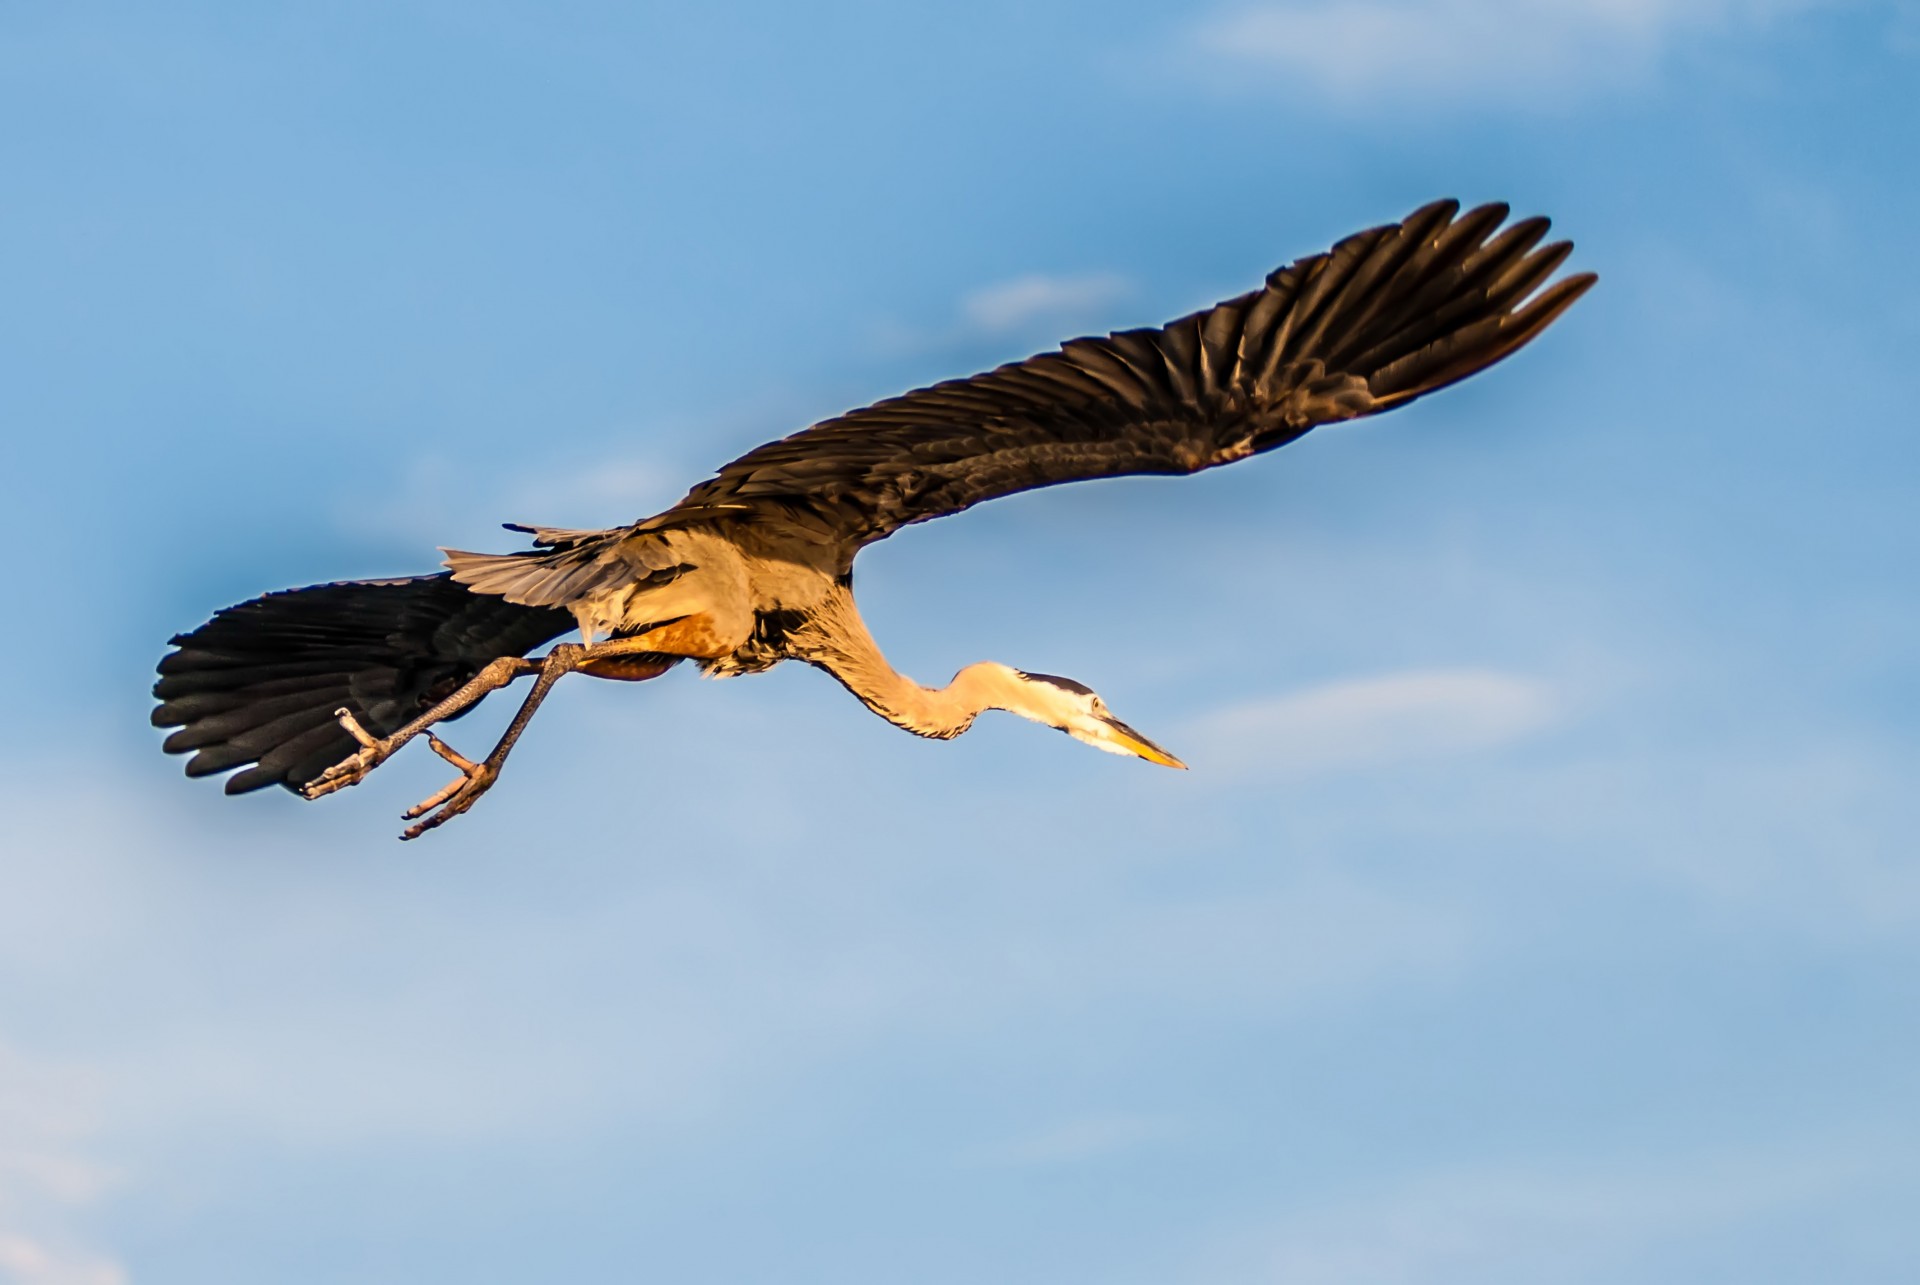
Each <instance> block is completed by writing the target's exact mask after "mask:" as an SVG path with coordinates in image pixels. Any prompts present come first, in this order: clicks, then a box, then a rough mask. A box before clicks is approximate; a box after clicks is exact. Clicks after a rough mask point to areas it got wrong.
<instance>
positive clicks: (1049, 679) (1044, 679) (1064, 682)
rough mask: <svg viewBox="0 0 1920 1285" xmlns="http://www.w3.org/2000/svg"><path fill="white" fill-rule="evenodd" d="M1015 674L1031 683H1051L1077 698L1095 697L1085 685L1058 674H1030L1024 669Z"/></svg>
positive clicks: (1016, 671) (1015, 671)
mask: <svg viewBox="0 0 1920 1285" xmlns="http://www.w3.org/2000/svg"><path fill="white" fill-rule="evenodd" d="M1013 672H1014V673H1016V674H1018V675H1020V677H1022V678H1024V679H1026V680H1027V681H1028V682H1030V683H1051V684H1053V685H1054V686H1055V687H1058V688H1059V689H1060V690H1061V691H1067V692H1072V693H1073V694H1074V695H1076V696H1091V695H1093V688H1091V687H1089V686H1087V685H1086V684H1085V683H1076V682H1074V681H1073V680H1072V679H1071V678H1062V677H1060V676H1059V675H1058V674H1029V673H1027V672H1026V671H1025V670H1024V669H1016V670H1014V671H1013Z"/></svg>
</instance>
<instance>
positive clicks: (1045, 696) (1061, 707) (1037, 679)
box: [968, 661, 1187, 771]
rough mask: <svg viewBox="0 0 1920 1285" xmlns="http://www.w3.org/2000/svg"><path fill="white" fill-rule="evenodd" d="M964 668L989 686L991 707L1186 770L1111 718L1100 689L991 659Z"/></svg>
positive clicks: (1098, 745)
mask: <svg viewBox="0 0 1920 1285" xmlns="http://www.w3.org/2000/svg"><path fill="white" fill-rule="evenodd" d="M968 668H969V670H970V671H974V673H975V674H976V675H977V678H978V680H979V681H981V682H982V683H983V685H985V686H988V687H989V688H990V689H991V690H992V696H991V700H992V704H993V706H994V708H997V709H1004V710H1007V711H1009V712H1010V713H1014V714H1018V715H1020V717H1022V718H1028V719H1032V720H1033V721H1034V722H1036V723H1045V724H1046V725H1047V726H1048V727H1057V728H1059V729H1060V730H1061V731H1063V732H1065V733H1066V734H1067V735H1068V736H1071V737H1072V738H1073V739H1074V740H1076V741H1085V742H1086V743H1087V744H1088V745H1091V746H1093V747H1094V748H1095V749H1097V750H1105V751H1106V752H1107V753H1109V754H1131V755H1133V756H1134V757H1136V758H1143V759H1145V760H1146V761H1147V762H1149V763H1158V764H1160V765H1161V766H1162V767H1177V768H1180V769H1181V770H1183V771H1184V770H1185V769H1186V766H1187V765H1186V764H1185V763H1182V762H1181V761H1180V760H1179V759H1177V758H1175V757H1174V756H1173V755H1171V754H1169V753H1167V752H1166V751H1165V750H1163V749H1161V748H1160V747H1159V746H1158V745H1155V744H1154V743H1153V742H1152V741H1150V740H1148V739H1147V738H1146V737H1144V736H1142V735H1140V733H1138V732H1136V731H1134V730H1133V729H1132V728H1131V727H1128V726H1127V725H1126V724H1125V723H1123V722H1121V721H1120V720H1119V719H1117V718H1115V717H1114V716H1113V712H1112V711H1111V710H1109V709H1108V708H1107V703H1106V702H1105V701H1103V700H1101V699H1100V696H1099V693H1097V692H1095V691H1094V690H1093V689H1092V688H1091V687H1088V686H1087V685H1086V684H1085V683H1076V682H1074V681H1073V679H1071V678H1059V677H1056V676H1055V675H1053V674H1029V673H1025V672H1024V671H1022V670H1018V669H1013V668H1011V667H1009V666H1007V665H1000V664H995V663H993V662H991V661H989V662H987V663H986V664H983V665H972V666H969V667H968Z"/></svg>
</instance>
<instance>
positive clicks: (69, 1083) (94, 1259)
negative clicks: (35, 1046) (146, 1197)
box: [0, 1045, 127, 1285]
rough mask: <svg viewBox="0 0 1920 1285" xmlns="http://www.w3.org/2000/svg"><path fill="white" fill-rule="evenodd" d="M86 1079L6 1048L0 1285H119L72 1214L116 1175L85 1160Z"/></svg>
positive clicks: (1, 1060) (0, 1142)
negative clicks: (81, 1237) (76, 1230)
mask: <svg viewBox="0 0 1920 1285" xmlns="http://www.w3.org/2000/svg"><path fill="white" fill-rule="evenodd" d="M90 1097H91V1090H90V1086H89V1079H88V1077H86V1076H84V1075H82V1074H80V1073H78V1072H77V1071H76V1069H75V1068H72V1067H65V1066H52V1065H48V1064H46V1063H43V1062H40V1061H37V1060H32V1059H29V1058H27V1057H26V1056H24V1055H22V1054H21V1053H19V1052H17V1051H16V1050H13V1049H10V1048H7V1047H6V1046H4V1045H0V1285H121V1282H123V1281H125V1280H126V1279H127V1274H126V1272H125V1270H124V1269H122V1268H121V1266H120V1265H119V1264H118V1263H116V1262H114V1261H113V1260H112V1259H111V1258H109V1257H107V1256H105V1255H103V1254H100V1253H98V1252H96V1251H94V1250H92V1249H89V1248H87V1247H85V1246H84V1245H82V1244H80V1243H79V1241H78V1239H77V1238H76V1237H75V1235H74V1234H73V1232H72V1229H71V1228H70V1226H69V1223H70V1221H71V1214H72V1212H73V1211H74V1210H76V1209H79V1208H81V1207H83V1206H86V1205H90V1204H93V1203H94V1202H95V1201H97V1200H99V1199H100V1197H101V1196H102V1195H104V1194H105V1193H106V1192H107V1191H108V1190H109V1189H110V1188H111V1187H112V1185H113V1183H114V1180H115V1177H116V1175H115V1174H113V1173H112V1172H111V1171H109V1170H107V1169H106V1168H104V1167H102V1166H101V1165H99V1164H97V1163H95V1162H94V1161H93V1160H91V1159H90V1158H88V1157H87V1156H86V1155H84V1154H83V1153H82V1150H81V1148H82V1145H83V1143H84V1140H85V1138H86V1136H87V1135H88V1134H89V1133H91V1131H92V1127H93V1125H92V1111H91V1106H90Z"/></svg>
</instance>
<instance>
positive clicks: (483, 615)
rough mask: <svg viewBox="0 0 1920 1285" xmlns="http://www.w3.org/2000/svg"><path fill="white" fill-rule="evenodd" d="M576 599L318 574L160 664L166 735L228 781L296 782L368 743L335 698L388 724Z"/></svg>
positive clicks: (528, 641) (526, 645) (555, 631)
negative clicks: (511, 597) (350, 730)
mask: <svg viewBox="0 0 1920 1285" xmlns="http://www.w3.org/2000/svg"><path fill="white" fill-rule="evenodd" d="M573 624H574V621H573V617H572V616H571V615H570V614H568V613H567V612H565V611H557V610H552V609H548V608H540V607H526V606H519V605H516V604H514V603H510V602H507V601H505V600H504V599H501V598H498V597H494V596H491V595H487V594H477V593H473V592H471V591H469V590H468V589H466V588H465V587H464V586H462V585H460V584H457V583H455V582H454V580H453V579H452V577H450V576H447V575H435V576H420V577H417V578H414V579H410V580H370V581H353V582H346V583H340V584H325V585H313V586H311V587H309V588H306V589H293V590H288V591H287V592H284V593H273V594H268V595H266V596H265V597H262V598H255V599H254V600H252V601H251V602H243V603H240V604H239V605H237V606H233V607H228V608H226V609H225V610H224V611H221V612H218V613H217V614H215V616H214V617H213V619H212V620H209V621H208V622H207V623H206V624H204V625H202V626H200V627H199V628H198V629H195V630H193V631H192V632H191V633H186V634H180V635H177V636H175V637H174V638H173V639H172V643H173V645H174V646H175V647H176V648H178V650H176V651H173V652H170V653H169V654H168V655H167V656H166V657H164V658H163V659H162V660H161V661H160V664H159V667H158V668H159V675H160V677H159V681H158V682H157V683H155V684H154V688H153V694H154V696H155V697H156V698H157V699H158V700H159V702H160V704H159V706H158V707H157V708H155V709H154V711H153V724H154V726H156V727H165V728H174V729H177V730H175V731H174V732H173V733H172V735H170V736H168V737H167V739H166V742H165V744H164V746H163V748H164V749H165V750H166V751H167V752H168V753H169V754H191V755H192V756H193V757H192V758H190V759H188V760H187V765H186V766H187V775H188V776H196V777H197V776H211V775H214V774H216V773H219V772H225V771H230V770H232V769H233V768H236V767H244V766H246V765H247V764H252V765H253V766H251V767H247V769H246V770H245V771H243V772H238V773H236V774H235V775H233V776H231V777H229V778H228V779H227V782H226V790H227V793H229V794H242V793H245V792H246V791H248V790H257V789H260V788H262V787H264V786H268V785H281V786H285V787H286V788H287V789H290V790H291V789H296V788H298V787H299V786H300V785H302V784H304V783H305V782H307V781H310V780H312V779H313V778H314V777H316V776H318V775H320V773H321V772H323V771H325V770H326V769H327V768H328V767H330V766H332V765H333V764H334V763H337V762H339V761H340V760H341V759H343V758H346V757H347V756H348V755H350V754H352V753H353V752H354V750H355V749H356V748H357V746H356V744H355V742H354V740H353V738H352V737H351V736H349V735H348V734H347V732H346V730H345V729H343V728H342V727H341V726H340V724H339V721H338V719H337V718H336V717H335V711H336V710H340V709H347V710H350V711H352V713H353V716H354V717H355V718H356V719H357V720H359V722H360V724H361V726H363V727H365V728H366V729H367V730H369V731H371V732H373V733H374V734H376V735H385V734H387V733H389V732H392V731H393V730H395V729H396V728H398V727H400V726H401V725H402V724H404V723H405V722H407V721H408V720H409V719H411V718H413V717H414V716H415V715H416V714H418V713H420V712H421V711H422V710H424V709H426V708H428V707H429V706H431V705H432V704H433V703H434V702H435V701H437V700H439V699H441V698H442V697H443V696H445V695H447V694H448V693H449V692H451V691H453V690H454V689H455V688H457V687H459V686H460V685H461V684H462V683H464V682H466V681H467V679H469V678H471V677H472V676H473V675H474V674H475V673H477V672H479V670H480V669H481V667H482V666H484V665H486V664H487V662H489V661H492V660H496V659H498V658H500V657H502V656H520V655H524V654H526V653H527V652H528V651H531V650H532V649H533V648H535V647H538V646H539V645H540V644H542V643H545V642H548V641H550V640H552V639H554V638H557V637H559V636H560V635H561V634H563V633H566V632H567V631H568V630H570V629H572V628H573Z"/></svg>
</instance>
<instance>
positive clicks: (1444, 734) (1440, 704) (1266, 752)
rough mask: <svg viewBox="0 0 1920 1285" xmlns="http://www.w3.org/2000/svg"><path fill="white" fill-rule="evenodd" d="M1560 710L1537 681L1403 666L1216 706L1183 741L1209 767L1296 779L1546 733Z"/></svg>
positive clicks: (1482, 747) (1550, 693)
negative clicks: (1404, 668)
mask: <svg viewBox="0 0 1920 1285" xmlns="http://www.w3.org/2000/svg"><path fill="white" fill-rule="evenodd" d="M1560 706H1561V702H1560V700H1559V699H1558V698H1557V697H1556V696H1555V694H1554V692H1553V690H1552V689H1551V688H1550V687H1548V686H1547V685H1546V684H1545V683H1542V682H1540V681H1538V680H1537V679H1532V678H1526V677H1522V676H1519V675H1514V674H1503V673H1500V672H1497V671H1494V670H1483V669H1427V670H1410V671H1407V672H1404V673H1396V674H1383V675H1380V676H1378V677H1374V678H1363V679H1355V680H1351V681H1347V682H1339V683H1328V684H1326V685H1324V686H1321V687H1315V688H1311V689H1309V690H1307V691H1304V692H1296V693H1293V694H1291V695H1287V696H1280V697H1275V698H1273V699H1270V700H1263V701H1254V702H1250V703H1247V704H1243V705H1238V706H1234V707H1233V708H1230V709H1225V710H1221V711H1219V712H1217V713H1214V714H1212V715H1209V716H1207V717H1206V718H1204V719H1201V720H1200V721H1199V722H1198V723H1196V724H1194V725H1193V726H1191V727H1189V728H1188V730H1187V732H1186V738H1185V740H1186V743H1188V744H1190V745H1192V746H1193V747H1194V751H1195V755H1196V756H1201V755H1203V756H1204V760H1205V762H1206V766H1207V768H1208V770H1209V771H1217V772H1224V773H1229V774H1232V775H1234V776H1246V775H1249V774H1257V775H1260V776H1268V777H1275V776H1278V777H1290V776H1305V775H1311V774H1316V773H1321V772H1332V771H1340V770H1352V769H1358V768H1368V767H1374V766H1378V765H1382V764H1388V763H1396V762H1402V761H1406V760H1412V759H1421V758H1434V757H1438V756H1442V755H1449V754H1466V753H1472V752H1474V751H1478V750H1487V749H1492V748H1494V747H1496V746H1500V745H1505V744H1508V743H1510V742H1513V741H1517V740H1519V739H1521V738H1523V737H1525V736H1528V735H1531V734H1532V733H1534V732H1537V731H1539V730H1541V729H1542V728H1544V727H1546V726H1547V725H1548V724H1550V723H1552V722H1553V721H1554V719H1555V718H1556V717H1557V716H1558V714H1559V712H1560Z"/></svg>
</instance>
